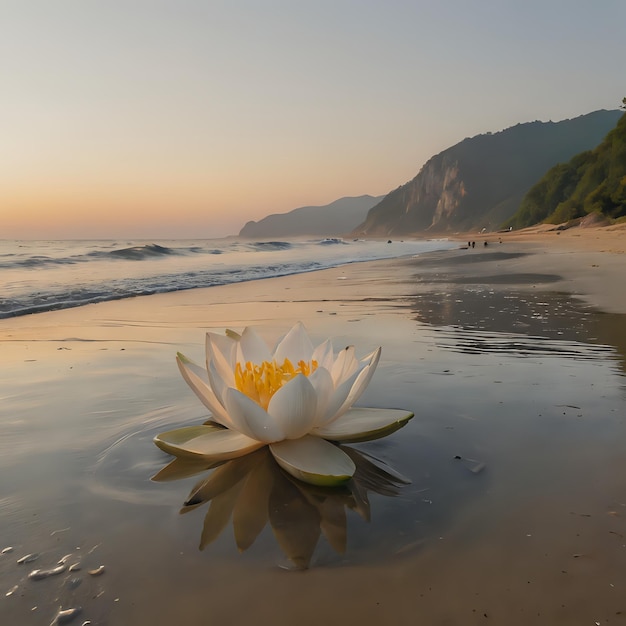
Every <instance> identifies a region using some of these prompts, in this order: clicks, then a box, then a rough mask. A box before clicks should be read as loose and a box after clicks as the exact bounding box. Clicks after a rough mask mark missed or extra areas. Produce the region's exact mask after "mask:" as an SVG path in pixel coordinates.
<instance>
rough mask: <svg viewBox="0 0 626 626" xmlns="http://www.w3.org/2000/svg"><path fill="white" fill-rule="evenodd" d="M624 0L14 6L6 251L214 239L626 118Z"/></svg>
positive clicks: (6, 90) (3, 72) (5, 76)
mask: <svg viewBox="0 0 626 626" xmlns="http://www.w3.org/2000/svg"><path fill="white" fill-rule="evenodd" d="M624 24H626V2H624V0H577V1H574V0H516V1H513V0H475V1H474V2H468V1H467V0H411V1H409V0H311V1H309V0H225V1H218V0H204V1H201V0H170V1H164V0H15V1H13V0H0V81H1V82H0V239H38V238H47V239H69V238H99V239H100V238H127V239H132V238H135V239H136V238H140V239H157V238H162V239H163V238H212V237H222V236H225V235H229V234H237V233H238V232H239V230H240V229H241V228H242V227H243V225H244V224H245V223H246V222H247V221H248V220H257V221H258V220H259V219H262V218H263V217H265V216H266V215H269V214H273V213H285V212H288V211H290V210H292V209H294V208H297V207H301V206H311V205H314V206H317V205H325V204H329V203H330V202H332V201H334V200H337V199H338V198H341V197H344V196H360V195H364V194H370V195H373V196H378V195H384V194H386V193H388V192H389V191H392V190H393V189H395V188H397V187H398V186H400V185H402V184H404V183H406V182H407V181H409V180H411V179H412V178H413V177H414V176H415V175H416V174H417V173H418V171H419V170H420V168H421V167H422V165H424V163H426V161H427V160H428V159H429V158H430V157H432V156H434V155H435V154H437V153H439V152H441V151H442V150H445V149H446V148H448V147H450V146H452V145H454V144H456V143H458V142H459V141H461V140H463V139H464V138H466V137H472V136H475V135H477V134H480V133H485V132H497V131H499V130H502V129H504V128H508V127H510V126H513V125H515V124H518V123H522V122H531V121H535V120H541V121H549V120H552V121H559V120H562V119H568V118H572V117H577V116H579V115H583V114H585V113H589V112H591V111H595V110H598V109H617V108H619V106H620V104H621V102H622V98H623V97H624V96H626V80H625V78H626V74H625V72H624V59H625V58H626V54H625V51H626V40H625V39H624Z"/></svg>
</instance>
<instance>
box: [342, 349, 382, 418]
mask: <svg viewBox="0 0 626 626" xmlns="http://www.w3.org/2000/svg"><path fill="white" fill-rule="evenodd" d="M381 350H382V348H378V350H376V351H374V352H372V354H371V355H370V356H371V358H370V362H369V363H368V364H367V365H366V366H365V367H364V368H363V369H362V370H361V371H360V372H359V374H358V376H357V377H356V379H355V381H354V384H353V385H352V388H351V389H350V393H349V394H348V396H347V397H346V399H345V401H344V403H343V404H342V405H341V407H340V408H339V409H338V410H337V412H336V414H335V418H336V417H339V416H340V415H343V414H344V413H345V412H346V411H347V410H348V409H349V408H350V407H351V406H352V405H353V404H354V403H355V402H356V401H357V400H358V399H359V398H360V397H361V394H362V393H363V392H364V391H365V388H366V387H367V386H368V385H369V383H370V380H372V376H373V375H374V372H375V371H376V366H377V365H378V361H379V359H380V353H381Z"/></svg>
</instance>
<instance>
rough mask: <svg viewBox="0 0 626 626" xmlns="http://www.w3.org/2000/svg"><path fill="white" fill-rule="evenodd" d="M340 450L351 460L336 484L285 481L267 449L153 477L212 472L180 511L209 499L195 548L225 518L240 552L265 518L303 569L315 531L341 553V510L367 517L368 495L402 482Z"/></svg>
mask: <svg viewBox="0 0 626 626" xmlns="http://www.w3.org/2000/svg"><path fill="white" fill-rule="evenodd" d="M341 450H342V451H343V452H344V453H345V454H347V455H348V456H349V457H350V458H351V459H352V461H353V462H354V464H355V466H356V471H355V473H354V476H353V477H352V479H351V480H350V481H348V482H347V483H345V484H343V485H341V486H338V487H320V486H315V485H311V484H308V483H304V482H302V481H300V480H298V479H296V478H293V477H292V476H290V475H289V474H288V473H286V472H284V471H283V470H282V469H281V468H280V467H279V466H278V464H277V463H276V461H275V460H274V458H273V457H272V455H271V454H270V452H269V450H268V449H267V447H265V448H262V449H260V450H257V451H256V452H253V453H252V454H248V455H246V456H243V457H239V458H236V459H233V460H231V461H227V462H225V463H222V464H219V465H218V466H216V465H215V464H214V465H212V466H207V463H206V462H204V463H202V462H201V461H194V460H189V459H175V460H174V461H172V462H171V463H169V464H168V465H166V466H165V467H164V468H163V469H162V470H161V471H160V472H158V473H157V474H156V475H155V476H154V477H153V480H155V481H167V480H176V479H178V478H185V477H189V476H193V475H196V474H199V473H201V472H204V471H206V470H208V469H212V470H213V471H211V473H210V474H209V475H208V476H207V477H204V478H202V480H200V481H199V482H198V483H197V484H196V485H195V486H194V487H193V489H192V490H191V492H190V494H189V497H188V498H187V500H186V501H185V503H184V506H183V508H182V509H181V513H188V512H190V511H192V510H194V509H196V508H199V507H201V506H202V505H204V504H205V503H207V502H208V503H209V509H208V511H207V513H206V516H205V518H204V526H203V529H202V536H201V539H200V550H203V549H204V548H206V547H207V546H208V545H209V544H210V543H212V542H213V541H215V539H217V537H218V536H219V535H220V534H221V533H222V531H223V530H224V529H225V528H226V527H227V526H228V524H229V522H230V521H231V519H232V525H233V529H234V535H235V542H236V544H237V547H238V548H239V550H240V551H241V552H243V551H244V550H247V549H248V548H249V547H250V546H251V545H252V544H253V543H254V541H255V540H256V538H257V537H258V536H259V534H260V533H261V531H262V530H263V529H264V528H265V526H266V525H267V523H268V522H269V524H270V526H271V528H272V531H273V533H274V536H275V538H276V540H277V542H278V544H279V546H280V548H281V550H282V551H283V553H284V554H285V556H286V557H287V558H288V559H289V560H290V561H291V563H292V564H293V566H294V568H296V569H306V568H308V567H309V565H310V562H311V558H312V556H313V553H314V551H315V548H316V546H317V544H318V541H319V539H320V536H321V535H322V534H323V535H324V537H325V538H326V540H327V541H328V543H329V545H330V546H331V547H332V548H333V549H334V550H335V551H336V552H338V553H340V554H342V553H344V552H345V550H346V543H347V513H346V511H347V509H351V510H354V511H355V512H356V513H357V514H358V515H360V516H361V517H362V518H363V519H364V520H365V521H368V522H369V520H370V502H369V498H368V492H372V493H377V494H380V495H384V496H391V497H393V496H397V495H398V494H399V493H400V489H401V487H402V486H403V485H406V484H408V483H409V482H410V481H409V480H407V479H406V478H404V477H403V476H401V475H399V474H398V473H396V472H395V471H394V470H393V469H391V468H390V467H387V466H385V465H384V464H383V463H382V462H380V461H378V460H377V459H374V458H373V457H371V456H369V455H366V454H365V453H363V452H361V451H358V450H356V449H354V448H350V447H348V446H341Z"/></svg>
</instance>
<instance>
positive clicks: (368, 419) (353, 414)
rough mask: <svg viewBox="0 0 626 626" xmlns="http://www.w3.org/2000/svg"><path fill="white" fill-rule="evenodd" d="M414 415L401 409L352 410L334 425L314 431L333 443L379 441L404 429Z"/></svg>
mask: <svg viewBox="0 0 626 626" xmlns="http://www.w3.org/2000/svg"><path fill="white" fill-rule="evenodd" d="M412 417H413V413H411V412H410V411H403V410H400V409H365V408H352V409H350V410H349V411H347V412H346V413H345V414H344V415H343V416H341V417H339V418H338V419H336V420H334V421H333V422H332V423H330V424H327V425H326V426H322V427H320V428H316V429H314V430H313V433H312V434H314V435H317V436H318V437H323V438H324V439H330V440H331V441H342V442H352V443H355V442H359V441H370V440H372V439H379V438H380V437H385V436H386V435H389V434H391V433H392V432H395V431H396V430H398V429H399V428H402V426H404V425H405V424H406V423H407V422H408V421H409V420H410V419H411V418H412Z"/></svg>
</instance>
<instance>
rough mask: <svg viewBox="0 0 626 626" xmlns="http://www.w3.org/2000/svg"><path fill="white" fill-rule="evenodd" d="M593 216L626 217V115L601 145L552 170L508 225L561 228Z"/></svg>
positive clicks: (531, 191)
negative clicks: (570, 222) (555, 226)
mask: <svg viewBox="0 0 626 626" xmlns="http://www.w3.org/2000/svg"><path fill="white" fill-rule="evenodd" d="M590 213H596V214H598V215H600V216H604V217H606V218H611V219H614V218H617V217H622V216H626V114H622V116H621V118H620V119H619V121H618V122H617V126H616V127H615V128H614V129H613V130H612V131H610V132H609V133H608V135H607V136H606V138H605V139H604V141H602V143H600V145H598V146H597V147H595V148H594V149H593V150H589V151H587V152H582V153H581V154H577V155H576V156H575V157H573V158H572V159H571V160H570V161H568V162H567V163H561V164H559V165H555V166H554V167H553V168H551V169H550V170H549V171H548V172H547V173H546V175H545V176H544V177H543V178H542V179H541V180H540V181H539V182H538V183H537V184H536V185H534V186H533V187H532V189H530V191H529V192H528V193H527V194H526V196H525V197H524V199H523V201H522V203H521V206H520V208H519V210H518V211H517V213H515V215H514V216H513V217H512V218H511V220H510V221H509V222H508V224H507V225H508V226H513V227H514V228H524V227H526V226H531V225H533V224H537V223H538V222H548V223H553V224H560V223H563V222H567V221H569V220H572V219H576V218H579V217H584V216H585V215H588V214H590Z"/></svg>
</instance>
